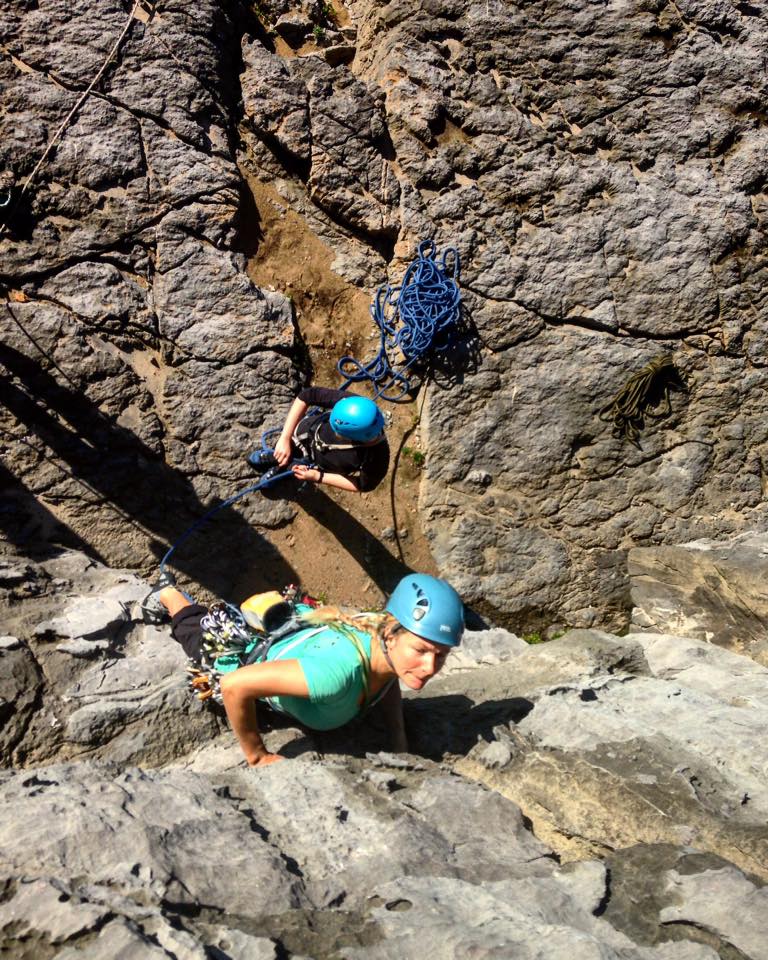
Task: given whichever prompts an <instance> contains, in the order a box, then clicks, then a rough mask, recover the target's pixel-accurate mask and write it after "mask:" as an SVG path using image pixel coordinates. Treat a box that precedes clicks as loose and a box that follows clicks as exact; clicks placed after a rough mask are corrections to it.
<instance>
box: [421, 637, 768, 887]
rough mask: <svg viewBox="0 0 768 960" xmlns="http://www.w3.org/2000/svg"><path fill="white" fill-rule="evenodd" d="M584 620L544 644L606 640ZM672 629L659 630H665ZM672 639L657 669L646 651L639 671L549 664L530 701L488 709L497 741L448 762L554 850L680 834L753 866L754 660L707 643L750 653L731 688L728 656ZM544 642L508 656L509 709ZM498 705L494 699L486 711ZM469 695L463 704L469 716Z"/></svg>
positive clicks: (757, 757)
mask: <svg viewBox="0 0 768 960" xmlns="http://www.w3.org/2000/svg"><path fill="white" fill-rule="evenodd" d="M591 633H593V632H590V631H573V632H572V633H571V634H569V635H567V636H566V637H564V638H562V639H561V640H558V641H555V642H554V646H555V647H556V648H557V647H559V648H560V650H563V649H564V648H566V647H567V646H568V645H570V646H571V647H575V648H576V649H577V650H578V648H579V646H580V645H582V644H586V646H587V648H588V646H589V644H590V643H591V644H594V643H595V642H596V641H598V642H599V643H601V644H602V645H603V646H604V647H605V646H606V645H607V644H608V643H609V638H607V637H605V636H604V635H602V636H601V635H600V634H593V636H592V638H591V639H590V634H591ZM670 641H671V638H664V642H665V643H666V644H669V643H670ZM660 642H661V638H650V637H649V638H648V649H649V653H650V660H651V662H652V663H655V664H658V662H659V659H660V654H658V653H656V655H655V656H654V655H653V652H652V651H653V648H654V647H657V646H658V645H659V644H660ZM622 643H626V645H627V649H628V651H629V650H635V651H637V649H638V641H637V640H636V639H635V638H632V637H629V638H624V640H622V639H620V638H613V645H614V646H615V647H619V646H621V644H622ZM680 645H681V646H680V649H679V651H678V657H677V662H678V665H679V669H676V670H666V669H661V670H660V671H659V672H660V674H661V675H660V676H649V675H648V673H649V668H648V664H647V663H645V670H644V671H643V672H639V673H638V672H635V673H630V672H626V671H624V670H622V669H621V667H619V668H618V669H616V670H615V671H613V672H610V673H608V672H600V671H597V672H588V671H584V672H582V673H581V675H580V676H579V674H578V673H576V674H573V675H572V676H571V678H570V679H566V677H564V676H563V675H562V674H561V677H560V678H558V682H557V683H556V684H555V685H547V684H546V680H545V676H546V674H539V675H538V676H539V681H538V682H539V683H542V681H543V682H544V685H543V686H539V688H538V689H535V688H530V687H529V688H528V690H527V691H526V692H527V697H528V701H527V702H528V709H527V710H526V711H525V712H523V713H522V715H519V716H518V717H517V718H514V717H513V722H511V723H510V722H509V721H508V720H507V722H506V726H505V725H503V721H502V720H501V719H499V720H497V721H496V722H497V723H498V724H501V725H499V726H497V727H494V728H493V729H492V731H490V730H487V728H486V730H487V732H486V731H484V735H485V736H486V738H487V739H489V740H491V742H494V741H497V742H498V743H500V744H501V746H499V747H496V748H495V749H490V748H489V747H488V746H487V745H485V744H479V745H478V746H477V747H476V748H475V749H474V750H472V752H471V753H470V754H469V756H468V757H467V758H466V759H464V760H460V761H459V762H458V763H457V769H458V770H459V772H461V773H463V774H464V775H467V776H474V777H476V778H477V779H479V780H481V781H482V782H484V783H486V784H488V785H489V786H490V787H492V788H493V789H496V790H499V791H500V792H501V793H502V794H504V795H505V796H507V797H509V798H510V799H512V800H514V801H515V802H517V803H518V804H519V805H520V806H521V808H522V809H523V810H524V812H525V814H526V815H527V816H528V817H530V818H531V819H532V821H533V822H534V825H535V829H536V832H537V835H538V836H539V837H540V838H541V839H542V840H543V841H544V842H546V843H549V844H550V845H551V846H553V847H554V848H555V849H557V850H558V851H560V852H561V853H568V855H571V856H572V855H574V854H575V853H576V852H577V851H581V853H582V855H583V854H584V852H586V851H591V852H593V853H594V852H597V851H600V850H602V849H603V848H604V847H605V846H606V845H607V846H610V847H616V846H622V845H629V844H632V843H637V842H651V843H658V842H666V843H680V842H683V843H689V844H693V845H695V846H697V847H699V848H700V849H702V850H705V851H711V852H713V853H717V854H720V855H721V856H723V857H725V858H726V859H728V860H731V861H732V862H734V863H736V864H737V865H738V866H740V867H741V868H742V869H744V870H748V871H751V872H754V873H757V874H758V875H760V876H763V875H764V869H765V866H764V865H765V852H766V850H768V833H767V832H766V829H765V816H766V810H768V779H766V778H767V777H768V766H766V764H765V760H764V757H763V755H762V753H761V752H760V751H757V750H755V748H754V744H755V743H759V742H762V740H763V739H764V737H765V735H766V733H765V730H764V727H765V726H766V723H767V722H768V715H766V708H765V697H764V694H763V695H762V696H761V695H757V696H755V695H752V696H750V695H749V694H750V690H752V691H753V690H754V687H755V686H760V685H761V684H762V683H763V678H762V677H759V678H758V677H752V676H751V674H752V673H753V672H754V671H755V670H757V671H761V670H762V668H760V667H757V666H756V665H755V664H752V663H751V662H750V661H747V660H743V658H739V657H737V656H736V655H735V654H728V653H727V652H726V651H722V650H714V653H715V654H716V655H717V656H716V658H717V659H718V660H722V659H724V658H728V659H733V660H735V661H737V662H736V663H735V664H734V665H733V666H734V667H735V668H736V669H738V666H739V664H738V661H739V660H742V662H744V663H745V664H747V666H748V667H749V669H748V671H747V673H748V681H747V684H746V689H745V693H746V694H747V695H746V696H745V697H744V698H740V697H738V695H735V688H738V682H736V683H734V682H733V678H731V677H729V676H728V671H727V669H723V670H722V672H720V671H719V670H717V669H715V668H714V667H713V665H712V664H709V665H708V668H706V669H705V668H704V667H703V666H701V665H700V663H699V660H698V658H697V656H696V655H697V654H698V653H699V652H700V648H701V647H702V646H705V645H702V644H697V643H696V642H695V641H690V640H685V639H681V640H680ZM550 646H551V645H550V644H546V645H542V647H543V648H544V649H541V652H539V649H538V648H532V650H531V651H530V653H529V654H527V655H524V656H522V657H518V658H517V660H516V661H515V663H514V666H515V667H517V668H518V670H517V671H516V672H517V673H518V676H514V675H513V674H512V671H509V673H508V674H507V677H506V682H507V683H508V684H510V686H509V688H508V693H507V700H506V705H507V706H506V709H507V710H508V712H509V713H513V706H514V702H515V701H514V696H513V694H515V693H517V692H518V691H520V692H523V691H524V690H525V684H526V683H530V680H531V679H532V677H533V676H536V675H535V674H533V675H531V674H530V673H527V671H526V667H527V661H529V660H532V661H535V659H536V658H537V657H538V656H542V657H545V658H546V657H548V656H551V654H552V652H553V651H551V650H549V651H548V650H547V649H546V648H548V647H550ZM692 648H693V649H692ZM686 652H687V653H688V657H689V664H688V669H683V668H682V667H683V664H682V663H680V660H681V659H682V657H683V656H684V655H685V653H686ZM672 659H673V660H674V659H675V658H674V657H673V658H672ZM635 662H637V661H635ZM718 666H720V665H719V664H718ZM497 670H498V668H497ZM736 676H738V674H736ZM468 679H469V680H471V681H472V685H473V687H472V688H473V691H474V690H477V691H478V692H479V691H480V690H481V689H482V687H481V684H480V681H481V680H482V671H473V672H472V673H471V674H469V675H468ZM688 679H689V680H690V683H686V680H688ZM487 680H488V686H487V689H488V690H494V691H495V690H497V689H498V687H494V686H493V684H498V683H503V682H504V681H503V679H502V678H501V677H490V676H488V678H487ZM750 683H752V688H750V686H749V684H750ZM448 684H450V678H449V680H448ZM521 687H522V690H521ZM518 695H519V694H518ZM473 696H474V697H477V696H478V693H473ZM437 703H438V705H439V699H438V701H437ZM502 708H503V702H502V704H501V705H499V706H497V708H496V711H497V712H496V716H500V715H501V714H502V713H503V709H502ZM480 709H481V707H480V706H479V707H478V708H477V709H476V711H475V713H474V716H476V717H477V719H478V720H479V719H480V717H481V713H480ZM470 716H473V714H472V713H470ZM489 734H490V735H489Z"/></svg>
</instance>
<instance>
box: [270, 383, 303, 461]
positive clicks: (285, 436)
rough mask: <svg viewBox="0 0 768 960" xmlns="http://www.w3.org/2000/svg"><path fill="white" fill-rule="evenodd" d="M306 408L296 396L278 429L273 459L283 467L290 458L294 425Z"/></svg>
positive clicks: (299, 420) (295, 425) (296, 425)
mask: <svg viewBox="0 0 768 960" xmlns="http://www.w3.org/2000/svg"><path fill="white" fill-rule="evenodd" d="M308 409H309V406H308V405H307V404H306V403H304V401H303V400H299V398H298V397H296V399H295V400H294V401H293V403H292V404H291V409H290V410H289V411H288V416H287V417H286V418H285V423H284V424H283V429H282V430H281V431H280V437H279V438H278V441H277V443H276V444H275V459H276V460H277V462H278V463H279V464H280V466H281V467H284V466H285V465H286V463H288V461H289V460H290V459H291V437H292V436H293V434H294V432H295V430H296V427H298V425H299V423H300V422H301V421H302V420H303V419H304V417H305V416H306V414H307V410H308Z"/></svg>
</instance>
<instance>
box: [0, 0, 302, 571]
mask: <svg viewBox="0 0 768 960" xmlns="http://www.w3.org/2000/svg"><path fill="white" fill-rule="evenodd" d="M65 7H66V9H65ZM127 15H128V10H127V9H123V7H121V6H120V4H116V3H114V2H112V0H105V2H104V3H102V4H101V5H100V7H99V15H98V16H97V17H94V15H93V9H92V6H91V5H90V4H88V3H86V2H84V0H75V2H74V3H72V4H69V5H66V4H62V3H61V2H60V0H48V2H47V3H46V4H44V7H43V8H41V10H39V11H38V10H36V9H31V8H29V7H28V5H25V4H24V3H21V2H16V0H13V2H12V3H11V4H10V6H9V16H8V18H7V21H6V27H5V33H4V42H7V43H8V49H9V50H10V49H12V51H13V53H12V54H11V56H13V57H16V58H17V60H16V61H12V60H10V59H9V60H8V61H7V62H6V63H5V65H4V67H3V68H2V72H3V80H4V81H7V82H3V83H2V84H1V86H2V90H3V95H2V99H3V104H2V106H3V110H2V111H1V112H2V117H3V136H2V138H0V139H1V140H2V144H3V146H2V147H1V148H0V168H2V169H3V170H5V169H7V170H8V171H12V173H13V175H14V179H15V180H16V182H17V184H20V183H21V182H22V177H23V176H26V174H27V173H28V172H30V171H31V169H32V167H33V166H34V164H35V163H36V161H37V160H38V159H39V157H40V156H41V155H42V153H43V150H44V149H45V146H46V144H47V143H48V142H49V141H50V139H51V137H52V136H53V134H54V133H55V131H56V130H57V129H58V128H59V126H60V124H61V123H62V121H63V120H64V118H65V116H66V115H67V113H68V111H69V110H70V109H71V108H72V107H73V106H74V104H75V102H76V101H77V99H78V97H79V96H80V92H81V91H83V90H85V88H86V87H87V85H88V84H89V83H90V81H91V80H92V79H93V77H94V76H95V75H96V72H97V71H98V69H99V67H100V65H101V64H102V63H103V62H104V58H105V57H106V54H107V52H108V51H109V50H110V49H111V48H112V45H113V44H114V42H115V40H116V38H117V36H118V35H119V33H120V31H121V30H122V29H123V27H124V26H125V25H126V23H127V22H128V17H127ZM50 22H55V23H57V24H58V25H59V28H60V29H58V30H57V31H56V32H55V33H51V32H50V31H48V30H46V29H45V28H44V24H46V23H50ZM241 35H242V29H240V28H239V27H238V25H237V24H235V23H234V22H233V20H232V17H231V16H230V13H229V12H227V11H225V10H224V9H223V8H222V7H221V5H220V4H217V3H213V2H209V0H204V2H203V3H201V4H198V6H197V7H196V9H195V10H194V12H192V11H190V10H189V9H187V8H185V7H184V6H183V5H178V4H171V5H170V6H169V7H167V8H166V9H165V10H164V11H163V14H162V16H149V17H143V15H142V16H140V17H138V18H136V19H134V20H133V22H132V23H131V25H130V29H129V31H128V33H127V35H126V36H125V38H124V41H123V43H122V45H121V47H120V50H119V51H118V53H117V55H116V56H115V57H114V58H113V59H112V61H111V62H110V64H109V65H108V67H107V69H106V70H105V71H104V74H103V76H102V78H101V80H100V82H99V84H98V89H97V91H96V92H95V93H93V94H92V95H91V96H89V97H87V98H86V99H85V100H84V102H83V103H82V105H81V106H80V108H79V110H78V111H77V115H76V116H74V117H73V118H72V119H71V122H70V123H69V124H68V125H67V126H66V127H65V129H63V131H62V132H61V134H60V136H59V137H58V140H57V144H56V150H55V151H52V153H51V155H50V157H49V159H48V161H47V163H46V164H45V165H44V166H43V167H42V168H41V170H40V171H39V173H38V175H37V176H36V178H35V181H34V183H33V184H32V185H31V187H30V189H29V191H28V193H27V194H26V196H25V198H24V202H23V203H22V204H21V205H20V207H19V210H18V215H17V216H16V218H15V221H14V223H13V224H12V225H11V226H12V229H11V230H10V232H6V234H4V235H3V237H2V238H0V246H2V251H3V258H4V262H6V263H7V264H8V270H9V275H12V277H13V281H12V282H13V286H14V290H16V293H15V294H14V301H13V306H12V307H11V308H10V309H12V310H13V319H12V318H11V316H10V315H8V314H7V313H6V314H4V317H5V319H4V320H2V321H0V325H2V326H3V330H2V338H3V342H4V344H6V346H7V347H8V348H10V349H11V350H13V351H17V353H18V354H19V356H18V357H17V356H16V355H15V354H9V356H13V357H14V358H15V360H14V369H15V371H16V373H17V374H18V375H19V376H20V378H21V381H23V384H24V385H25V386H26V387H29V388H30V392H31V394H35V395H38V396H43V398H44V399H45V401H46V403H47V404H48V407H49V408H53V409H54V410H55V411H57V410H59V409H60V408H61V410H65V412H64V413H63V414H62V419H61V421H60V422H58V425H56V421H55V418H54V420H53V421H52V420H45V426H46V429H45V430H39V429H38V430H34V429H32V430H31V431H30V429H29V424H28V423H26V421H27V420H28V419H29V415H28V413H29V411H28V412H27V414H25V413H24V412H23V411H22V410H21V408H20V407H19V406H17V407H16V408H15V412H16V414H17V416H14V415H12V414H11V413H9V412H8V411H7V410H5V408H4V411H3V417H4V423H3V426H4V429H8V430H10V432H11V434H13V437H15V438H16V439H12V441H11V446H12V447H13V450H12V454H11V458H12V460H13V463H14V468H13V470H14V473H15V474H16V475H17V476H18V478H19V481H20V483H21V484H22V486H23V487H24V488H26V489H27V490H28V491H29V492H30V493H31V494H32V495H33V496H37V497H38V498H39V497H41V496H42V497H43V502H44V503H52V504H53V505H54V506H55V513H56V516H55V518H53V517H51V518H50V521H49V522H48V523H46V524H45V525H44V526H43V529H42V530H41V535H42V536H43V537H46V536H50V535H51V532H52V530H53V529H54V528H57V530H58V533H57V535H58V537H60V536H61V532H62V531H61V528H62V527H67V528H68V531H67V534H68V537H69V539H68V541H67V542H70V543H71V542H72V540H73V535H74V538H75V539H76V538H80V539H81V540H82V541H85V543H87V544H88V545H89V546H90V547H91V549H92V551H94V552H96V553H98V554H99V555H100V556H101V557H103V558H104V559H106V560H107V561H108V562H110V563H113V564H115V565H128V564H131V565H136V566H142V565H143V566H144V568H145V569H147V568H148V567H149V566H150V565H151V564H153V563H156V558H157V546H158V542H160V543H165V542H167V541H168V539H169V537H171V536H172V535H173V534H174V533H175V532H176V527H175V525H174V515H176V514H178V517H179V522H180V524H181V526H182V529H183V521H184V519H185V517H186V516H189V517H193V516H199V515H200V514H201V513H202V512H204V510H203V509H202V508H203V507H204V505H205V503H206V502H208V501H209V500H210V499H212V498H213V497H214V496H217V497H220V498H221V497H222V486H221V485H222V482H223V483H227V482H237V481H239V480H241V479H244V478H245V475H246V471H247V468H246V467H245V465H244V463H243V451H244V448H247V447H248V446H250V444H251V443H253V442H254V438H255V437H256V436H257V435H258V432H259V431H260V429H261V428H262V427H263V424H264V421H265V419H266V418H267V417H268V416H269V415H270V414H271V413H272V412H273V411H274V410H275V408H276V407H278V406H279V405H280V403H281V401H282V402H284V401H285V399H286V398H287V397H289V396H290V395H291V394H292V393H294V392H295V387H296V385H297V383H298V378H297V375H296V370H295V366H294V363H293V362H292V356H291V354H292V350H293V340H294V331H293V318H292V316H291V311H290V309H289V305H288V304H287V301H285V300H284V299H283V298H281V297H279V295H269V294H262V293H261V292H260V291H259V290H258V288H256V287H255V286H254V285H253V284H252V283H251V281H250V280H249V279H248V277H247V274H246V270H245V266H246V264H245V258H244V256H243V255H242V253H241V252H239V244H238V242H237V234H238V229H239V224H238V222H237V218H238V210H239V205H240V188H241V178H240V174H239V172H238V170H237V167H236V165H235V162H234V152H233V141H232V138H231V130H232V129H233V126H232V116H231V104H232V101H234V100H236V99H237V98H236V97H235V96H234V95H233V93H232V91H233V90H234V88H233V87H232V83H231V81H233V80H235V81H236V77H234V76H233V74H232V70H233V69H234V65H235V64H236V63H237V62H238V59H239V45H240V37H241ZM236 248H237V251H236ZM19 325H21V326H19ZM41 350H42V351H43V353H41V352H40V351H41ZM198 357H200V358H201V359H200V360H199V364H200V365H201V366H205V368H206V369H205V376H202V371H200V370H198V371H196V373H197V374H198V375H196V376H192V375H190V367H191V366H192V365H193V363H194V362H195V361H196V358H198ZM41 364H42V365H41ZM182 367H183V368H185V369H184V370H183V371H182ZM37 368H40V369H39V370H38V369H37ZM32 371H34V372H32ZM169 373H170V376H169ZM30 378H31V379H34V380H35V383H34V384H33V385H32V384H31V383H30V382H29V381H30ZM70 391H71V393H72V394H74V395H76V398H77V399H75V396H70V395H69V392H70ZM19 402H21V398H19ZM41 409H42V408H41ZM18 416H20V417H21V423H19V422H18ZM56 416H58V414H56ZM38 419H39V418H38ZM38 426H39V424H38ZM28 432H30V436H31V440H30V441H29V442H27V441H26V440H25V439H24V438H25V437H26V434H27V433H28ZM104 449H109V450H110V457H108V458H104V457H102V456H101V455H100V451H102V450H104ZM84 460H85V461H86V462H85V463H84V462H83V461H84ZM83 484H85V486H83ZM160 489H163V490H166V491H167V498H168V499H167V502H168V503H173V504H174V509H173V513H172V514H171V513H169V511H168V510H167V503H164V502H163V501H162V498H160V497H159V496H157V491H158V490H160ZM84 490H85V491H87V492H86V493H85V494H83V491H84ZM230 492H231V491H227V493H230ZM40 512H41V511H39V510H36V514H35V516H36V517H37V515H38V514H39V513H40ZM258 512H259V511H257V510H256V509H255V508H253V510H252V513H253V514H254V515H256V514H258ZM261 515H262V517H260V519H263V518H266V519H268V520H269V521H270V522H271V523H272V524H275V523H280V522H285V521H286V520H287V519H289V518H290V516H291V512H290V511H289V510H288V509H286V508H285V507H284V506H283V507H278V506H275V505H272V506H271V507H270V508H269V509H266V508H264V507H263V506H262V507H261ZM126 517H128V518H130V520H133V521H137V520H138V521H139V522H127V523H126V522H125V521H126ZM46 519H48V518H47V517H46ZM54 519H55V521H58V524H56V523H55V522H54ZM38 526H39V524H38ZM246 527H247V524H246V523H245V522H244V523H242V528H243V529H244V528H246ZM178 532H180V531H178ZM249 539H250V540H251V542H252V544H253V541H257V542H256V545H257V546H260V547H262V548H263V546H264V541H263V538H261V539H257V538H256V537H255V535H253V534H251V536H250V538H249ZM246 546H247V544H246ZM221 566H222V568H224V564H223V563H222V564H221ZM183 567H184V568H186V570H185V572H187V573H190V572H191V571H193V572H194V576H193V577H192V579H196V580H197V581H198V582H199V580H200V578H201V577H204V576H205V575H204V574H201V572H200V570H199V569H194V562H193V561H192V560H190V557H189V556H187V557H185V558H184V559H183ZM223 575H224V578H225V579H229V580H230V582H231V579H232V578H231V577H230V576H229V571H227V570H224V573H223ZM289 579H292V578H290V577H289ZM206 586H209V587H210V586H211V585H210V583H206Z"/></svg>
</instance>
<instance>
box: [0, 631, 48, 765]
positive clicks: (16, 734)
mask: <svg viewBox="0 0 768 960" xmlns="http://www.w3.org/2000/svg"><path fill="white" fill-rule="evenodd" d="M3 639H4V640H5V641H15V642H12V643H8V642H6V643H4V644H3V646H2V647H1V648H0V757H1V758H2V762H3V763H10V762H11V758H12V756H13V751H14V750H15V749H16V748H17V747H18V745H19V744H20V743H21V742H22V741H23V739H24V737H25V735H26V733H27V730H28V729H29V726H30V724H31V722H32V719H33V717H34V714H35V712H36V711H37V710H38V709H39V701H40V695H41V693H42V690H43V685H44V677H43V673H42V671H41V669H40V665H39V664H38V662H37V661H36V659H35V657H34V655H33V653H32V651H31V650H30V649H29V647H28V646H27V645H26V644H24V643H22V642H21V641H20V640H18V639H16V638H15V637H5V638H3Z"/></svg>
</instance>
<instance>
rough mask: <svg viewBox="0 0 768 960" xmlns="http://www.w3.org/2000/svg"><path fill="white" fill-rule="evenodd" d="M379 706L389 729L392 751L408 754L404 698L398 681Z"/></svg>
mask: <svg viewBox="0 0 768 960" xmlns="http://www.w3.org/2000/svg"><path fill="white" fill-rule="evenodd" d="M379 706H380V707H381V712H382V714H383V716H384V721H385V723H386V725H387V728H388V729H389V734H390V737H391V740H392V749H393V750H394V751H395V752H396V753H407V752H408V737H407V736H406V733H405V720H404V718H403V698H402V696H401V694H400V684H399V683H397V681H395V683H393V684H392V686H391V687H390V688H389V690H387V692H386V693H385V694H384V696H383V697H382V698H381V700H380V701H379Z"/></svg>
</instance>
